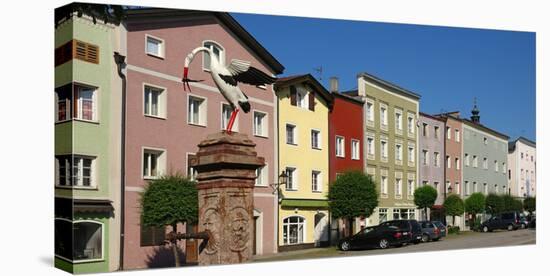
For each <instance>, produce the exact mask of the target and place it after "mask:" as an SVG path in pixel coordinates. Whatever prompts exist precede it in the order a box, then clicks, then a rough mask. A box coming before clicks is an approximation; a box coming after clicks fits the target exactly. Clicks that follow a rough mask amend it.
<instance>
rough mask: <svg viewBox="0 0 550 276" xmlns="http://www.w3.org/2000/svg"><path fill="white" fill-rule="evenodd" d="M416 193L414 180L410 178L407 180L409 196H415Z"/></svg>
mask: <svg viewBox="0 0 550 276" xmlns="http://www.w3.org/2000/svg"><path fill="white" fill-rule="evenodd" d="M413 194H414V180H412V179H409V180H407V195H408V196H409V197H411V196H413Z"/></svg>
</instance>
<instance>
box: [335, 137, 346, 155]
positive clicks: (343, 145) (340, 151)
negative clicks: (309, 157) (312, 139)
mask: <svg viewBox="0 0 550 276" xmlns="http://www.w3.org/2000/svg"><path fill="white" fill-rule="evenodd" d="M339 139H340V140H341V141H342V143H340V144H338V140H339ZM334 143H335V147H334V149H335V150H336V152H335V154H336V157H342V158H344V157H346V138H345V137H344V136H339V135H336V137H335V141H334ZM340 148H341V149H340Z"/></svg>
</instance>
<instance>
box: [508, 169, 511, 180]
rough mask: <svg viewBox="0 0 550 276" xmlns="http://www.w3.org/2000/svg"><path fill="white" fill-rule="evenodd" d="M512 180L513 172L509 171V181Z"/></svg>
mask: <svg viewBox="0 0 550 276" xmlns="http://www.w3.org/2000/svg"><path fill="white" fill-rule="evenodd" d="M510 179H512V170H508V180H510Z"/></svg>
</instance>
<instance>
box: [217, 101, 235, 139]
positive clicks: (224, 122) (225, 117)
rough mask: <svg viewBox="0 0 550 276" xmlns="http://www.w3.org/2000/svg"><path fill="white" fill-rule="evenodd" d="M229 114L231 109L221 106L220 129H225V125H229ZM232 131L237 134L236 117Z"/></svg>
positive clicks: (227, 106) (224, 105) (231, 111)
mask: <svg viewBox="0 0 550 276" xmlns="http://www.w3.org/2000/svg"><path fill="white" fill-rule="evenodd" d="M231 113H233V108H232V107H231V106H230V105H228V104H225V103H223V104H222V117H221V122H222V124H221V129H222V130H224V129H227V125H228V124H229V119H231ZM232 130H233V131H235V132H238V130H239V116H238V115H237V116H236V117H235V121H234V122H233V127H232Z"/></svg>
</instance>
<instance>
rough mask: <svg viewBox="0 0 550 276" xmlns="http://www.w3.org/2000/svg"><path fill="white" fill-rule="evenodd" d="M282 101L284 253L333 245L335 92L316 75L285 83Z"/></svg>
mask: <svg viewBox="0 0 550 276" xmlns="http://www.w3.org/2000/svg"><path fill="white" fill-rule="evenodd" d="M276 94H277V97H278V129H279V132H278V138H279V147H278V151H279V152H278V154H279V170H280V171H284V172H285V173H286V175H287V180H286V183H284V184H283V185H281V186H280V194H279V210H278V218H279V223H278V233H279V235H278V243H279V251H286V250H292V249H300V248H307V247H313V246H323V245H327V244H328V242H329V213H328V200H327V194H328V188H329V141H328V139H329V135H328V132H329V129H328V116H329V112H330V109H331V105H332V96H331V95H330V93H329V92H328V91H327V90H326V89H325V88H324V87H323V86H322V85H321V84H320V83H319V82H317V80H315V78H313V77H312V76H311V75H309V74H307V75H300V76H294V77H287V78H281V79H280V80H279V81H278V82H277V84H276Z"/></svg>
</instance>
